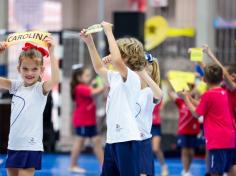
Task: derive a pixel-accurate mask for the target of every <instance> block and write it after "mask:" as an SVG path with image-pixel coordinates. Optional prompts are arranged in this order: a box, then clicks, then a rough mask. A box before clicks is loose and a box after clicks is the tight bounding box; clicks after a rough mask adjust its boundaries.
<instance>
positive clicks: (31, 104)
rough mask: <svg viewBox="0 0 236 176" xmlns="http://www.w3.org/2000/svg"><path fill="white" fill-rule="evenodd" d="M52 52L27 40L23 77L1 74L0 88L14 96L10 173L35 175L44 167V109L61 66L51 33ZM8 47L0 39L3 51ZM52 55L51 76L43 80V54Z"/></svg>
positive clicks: (22, 59)
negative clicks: (9, 77)
mask: <svg viewBox="0 0 236 176" xmlns="http://www.w3.org/2000/svg"><path fill="white" fill-rule="evenodd" d="M45 41H46V42H47V43H48V50H49V54H48V52H47V51H46V50H44V49H43V48H40V47H37V46H35V45H33V44H31V43H26V44H25V46H24V48H22V50H23V51H22V52H21V54H20V56H19V64H18V67H17V69H18V72H19V74H20V75H21V78H22V80H19V81H16V80H8V79H5V78H0V88H3V89H7V90H9V92H10V94H12V95H13V97H12V107H11V120H10V121H11V122H10V134H9V141H8V154H7V160H6V168H7V173H8V175H9V176H32V175H34V172H35V170H39V169H41V159H42V151H43V142H42V139H43V111H44V108H45V104H46V100H47V95H48V92H49V91H50V90H51V89H52V88H53V87H54V86H55V85H56V84H58V82H59V68H58V64H57V61H56V59H55V56H54V43H53V39H52V38H51V37H48V38H47V39H45ZM6 48H7V45H6V43H5V42H1V43H0V52H3V51H4V50H5V49H6ZM48 55H50V60H51V73H52V76H51V79H50V80H49V81H45V82H41V75H42V73H43V71H44V67H43V57H44V56H48Z"/></svg>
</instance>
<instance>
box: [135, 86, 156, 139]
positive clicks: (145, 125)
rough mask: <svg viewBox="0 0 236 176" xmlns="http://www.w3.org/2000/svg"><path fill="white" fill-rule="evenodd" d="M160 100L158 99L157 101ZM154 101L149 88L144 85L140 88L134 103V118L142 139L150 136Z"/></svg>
mask: <svg viewBox="0 0 236 176" xmlns="http://www.w3.org/2000/svg"><path fill="white" fill-rule="evenodd" d="M159 102H160V101H159V100H158V103H159ZM155 105H156V103H154V96H153V92H152V90H151V88H149V87H146V88H144V89H142V90H141V92H140V94H139V98H138V101H137V103H136V111H137V115H136V120H137V123H138V128H139V131H140V133H141V138H142V140H145V139H148V138H151V137H152V134H151V128H152V120H153V114H152V113H153V110H154V107H155Z"/></svg>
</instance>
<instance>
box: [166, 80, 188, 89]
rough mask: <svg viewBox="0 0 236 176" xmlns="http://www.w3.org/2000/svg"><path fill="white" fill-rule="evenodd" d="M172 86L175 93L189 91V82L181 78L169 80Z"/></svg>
mask: <svg viewBox="0 0 236 176" xmlns="http://www.w3.org/2000/svg"><path fill="white" fill-rule="evenodd" d="M169 81H170V84H171V86H172V87H173V89H174V91H175V92H181V91H183V90H186V91H189V87H188V84H187V82H186V81H185V80H184V79H181V78H173V79H169Z"/></svg>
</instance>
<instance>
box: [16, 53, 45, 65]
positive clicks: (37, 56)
mask: <svg viewBox="0 0 236 176" xmlns="http://www.w3.org/2000/svg"><path fill="white" fill-rule="evenodd" d="M23 58H30V59H32V60H34V61H35V62H36V64H37V65H40V66H42V65H43V55H42V54H41V52H40V51H38V50H36V49H28V50H27V51H22V52H21V53H20V56H19V62H18V63H19V66H21V63H22V60H23Z"/></svg>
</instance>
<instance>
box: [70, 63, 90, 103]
mask: <svg viewBox="0 0 236 176" xmlns="http://www.w3.org/2000/svg"><path fill="white" fill-rule="evenodd" d="M86 69H87V67H80V68H77V69H75V70H73V72H72V77H71V82H70V94H71V98H72V100H75V87H76V85H78V84H81V83H82V82H80V81H79V80H78V76H82V75H83V73H84V71H85V70H86Z"/></svg>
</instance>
